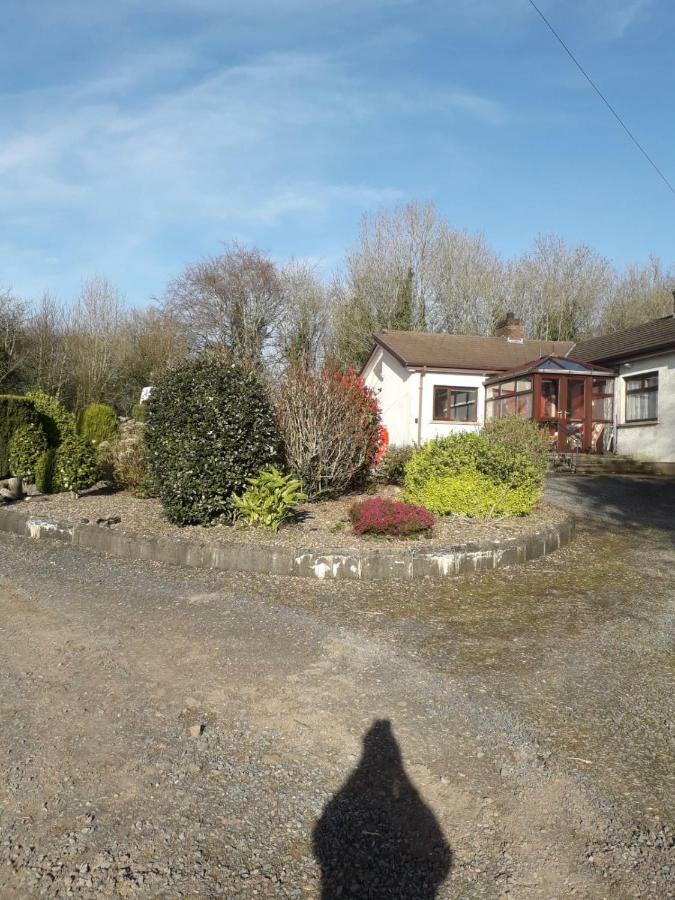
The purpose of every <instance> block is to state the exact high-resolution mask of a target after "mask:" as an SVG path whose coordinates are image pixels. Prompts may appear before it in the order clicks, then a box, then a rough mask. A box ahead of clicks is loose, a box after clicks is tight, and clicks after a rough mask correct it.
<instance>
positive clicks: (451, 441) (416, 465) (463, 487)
mask: <svg viewBox="0 0 675 900" xmlns="http://www.w3.org/2000/svg"><path fill="white" fill-rule="evenodd" d="M459 476H462V478H459V480H457V479H458V477H459ZM469 476H470V477H469ZM473 476H480V477H476V478H474V477H473ZM488 483H490V484H491V485H492V486H493V487H494V488H495V489H496V494H493V493H490V491H489V490H488ZM542 491H543V472H542V470H541V466H540V464H539V463H538V461H537V459H536V458H535V457H534V455H533V454H531V453H520V452H515V451H514V450H512V449H509V448H508V447H507V446H505V445H503V444H501V443H498V442H495V441H491V440H489V439H488V438H487V437H485V436H484V435H482V434H476V433H469V434H466V433H465V434H452V435H448V436H447V437H443V438H436V439H435V440H432V441H429V443H428V444H425V445H424V446H423V447H420V448H419V449H417V450H415V452H414V454H413V457H412V459H411V460H410V462H408V464H407V465H406V476H405V497H406V500H409V501H410V502H411V503H420V504H422V505H423V506H424V505H427V504H429V506H428V508H429V509H432V510H433V511H434V512H436V513H438V514H439V515H449V514H451V513H455V514H458V515H476V516H486V517H488V516H491V515H500V514H505V513H503V510H504V509H505V508H506V506H508V505H509V504H508V501H507V500H505V499H503V497H505V496H506V495H508V494H511V493H513V497H512V500H513V503H512V504H511V505H512V507H513V512H512V513H511V514H515V515H524V514H525V513H527V512H529V511H530V510H531V509H532V507H533V506H534V505H535V504H536V503H537V501H538V500H539V499H540V498H541V495H542ZM514 492H516V493H514ZM465 493H466V494H468V495H474V496H478V495H480V497H482V498H483V499H482V502H481V503H480V504H476V503H474V500H471V501H470V502H469V500H467V499H465V498H464V494H465ZM495 498H502V499H500V500H499V502H496V499H495ZM469 508H471V510H472V511H471V512H467V509H469ZM500 510H501V511H500Z"/></svg>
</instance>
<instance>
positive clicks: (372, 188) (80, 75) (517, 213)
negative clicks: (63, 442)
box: [0, 0, 675, 304]
mask: <svg viewBox="0 0 675 900" xmlns="http://www.w3.org/2000/svg"><path fill="white" fill-rule="evenodd" d="M540 5H541V7H542V9H543V10H544V11H545V13H546V14H547V15H548V16H549V17H550V18H551V20H552V21H553V23H554V24H555V25H556V27H557V28H558V29H559V31H560V32H561V34H562V35H563V36H564V37H565V39H566V40H567V41H568V42H569V43H570V44H571V46H572V47H573V48H574V49H575V51H576V52H577V53H578V55H579V57H580V58H581V60H582V61H583V62H584V64H585V65H586V66H587V68H588V69H589V70H590V72H591V74H592V75H593V76H594V77H595V79H596V80H597V81H598V82H599V84H600V85H601V86H602V88H603V90H604V91H605V92H606V94H607V95H608V96H609V97H610V99H611V100H612V101H613V102H614V104H615V106H616V107H617V108H618V109H619V110H620V112H621V113H622V114H623V116H624V117H625V119H626V120H627V122H628V123H629V124H630V126H631V127H632V128H633V130H634V131H635V132H636V133H637V135H638V136H639V137H640V139H641V140H642V141H643V143H644V144H645V145H646V146H647V148H648V149H649V151H650V153H651V154H652V156H653V157H654V158H655V159H656V160H657V161H658V162H659V164H660V165H661V167H662V168H663V169H664V170H665V171H666V173H667V174H668V175H669V176H670V178H671V180H675V152H674V150H673V148H674V147H675V116H674V115H673V97H674V96H675V66H673V46H674V45H675V5H673V4H672V2H671V0H540ZM411 199H419V200H432V201H434V202H435V203H436V205H437V206H438V208H439V210H440V212H441V213H442V214H443V215H444V216H445V217H446V218H447V220H448V221H449V222H450V223H451V224H452V225H453V226H456V227H460V228H467V229H469V230H472V231H483V232H484V233H485V234H486V236H487V238H488V241H489V242H490V243H491V244H492V245H493V246H494V247H495V249H496V250H498V251H499V252H500V253H502V254H504V255H506V256H510V255H513V254H516V253H519V252H520V251H522V250H523V249H525V248H526V247H527V246H528V245H529V244H530V242H531V241H532V239H533V238H534V236H535V235H536V234H537V233H538V232H540V231H544V232H546V231H556V232H559V233H561V234H562V235H563V236H564V237H566V238H568V239H569V240H571V241H584V242H587V243H589V244H591V245H592V246H594V247H596V248H597V249H598V250H599V251H600V252H602V253H604V254H606V255H607V256H609V257H610V258H611V259H612V260H613V261H615V262H616V263H617V264H623V263H625V262H630V261H636V260H640V259H645V258H646V257H647V255H648V254H649V253H650V252H654V253H656V254H658V255H660V256H662V257H663V258H664V260H665V261H666V262H672V261H673V260H674V258H675V254H674V253H673V233H674V227H673V222H675V197H673V195H672V194H669V193H668V192H667V190H666V188H665V187H664V185H663V184H662V183H660V182H659V180H658V179H657V177H656V175H655V173H654V172H653V171H652V170H651V169H650V168H649V167H648V165H647V163H646V162H645V161H644V159H643V158H642V157H641V156H640V155H639V154H638V152H637V151H636V149H635V148H634V147H633V146H632V145H631V144H630V143H629V141H628V139H627V138H626V137H625V135H624V134H623V133H622V132H621V131H620V129H619V127H618V125H617V124H616V123H615V122H614V121H613V120H612V119H611V117H610V115H609V113H608V112H607V111H606V109H604V107H603V106H602V105H601V104H600V102H599V100H598V98H597V97H596V96H595V95H594V94H593V93H592V91H591V90H590V88H589V87H588V85H587V84H586V83H585V82H584V81H583V80H582V78H581V76H580V75H579V73H578V72H577V71H576V70H575V68H574V67H573V65H572V64H571V62H570V60H569V59H568V58H566V57H565V56H564V55H563V53H562V51H561V49H560V47H559V46H558V45H557V44H555V43H554V41H553V38H552V37H551V35H550V33H548V32H547V31H546V30H545V28H544V26H543V24H542V22H541V20H539V19H538V17H537V16H536V14H535V13H534V11H533V10H532V9H531V7H530V6H529V4H528V3H527V0H425V2H421V0H420V2H413V0H245V2H242V0H231V2H228V0H161V2H160V0H143V2H133V0H109V2H108V3H102V2H93V3H92V2H91V0H89V2H82V0H58V2H54V0H31V2H26V0H21V2H18V0H5V3H4V4H3V54H2V55H1V56H0V286H11V287H12V288H13V289H14V290H15V292H17V293H19V294H21V295H24V296H29V297H30V296H36V295H38V294H39V293H41V292H42V291H43V290H45V289H47V288H49V289H50V290H52V291H53V292H54V293H56V294H57V295H58V296H61V297H63V298H68V297H70V296H72V295H73V294H74V293H75V292H76V291H77V290H78V289H79V286H80V284H81V282H82V280H83V279H84V278H86V277H88V276H90V275H92V274H104V275H107V276H108V277H109V278H110V279H111V280H112V281H113V282H115V283H116V284H117V285H119V287H120V288H121V289H122V291H123V292H124V293H125V294H126V296H127V298H128V300H129V302H130V303H132V304H143V303H145V302H146V301H147V300H148V298H149V297H151V296H152V295H158V294H161V292H162V290H163V287H164V285H165V283H166V281H167V279H168V278H170V277H171V276H172V275H174V274H176V273H177V272H178V271H179V270H180V269H181V268H182V266H183V265H184V264H185V263H186V262H188V261H190V260H193V259H196V258H199V257H200V256H204V255H207V254H211V253H215V252H217V251H218V249H219V245H220V242H221V241H224V240H228V239H232V238H237V239H239V240H242V241H250V242H253V243H256V244H257V245H259V246H260V247H262V248H263V249H265V250H267V251H269V252H270V253H271V254H272V255H273V257H274V258H276V259H279V260H285V259H287V258H290V257H293V256H294V257H296V258H302V259H309V260H312V261H316V262H317V264H318V265H319V266H320V267H321V269H322V271H324V272H325V273H330V272H331V270H332V269H333V268H334V267H335V266H336V265H338V263H339V261H340V259H341V257H342V255H343V253H344V250H345V249H346V248H347V247H348V246H349V245H350V244H351V243H352V242H353V241H354V239H355V237H356V233H357V229H358V221H359V218H360V216H361V214H362V213H363V212H364V211H367V210H373V209H377V208H378V207H380V206H391V205H392V204H395V203H397V202H404V201H406V200H411Z"/></svg>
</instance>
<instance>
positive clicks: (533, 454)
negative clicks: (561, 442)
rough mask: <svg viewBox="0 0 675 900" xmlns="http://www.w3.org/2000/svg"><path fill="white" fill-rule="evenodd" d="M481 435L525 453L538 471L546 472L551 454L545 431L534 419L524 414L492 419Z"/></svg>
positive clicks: (490, 440)
mask: <svg viewBox="0 0 675 900" xmlns="http://www.w3.org/2000/svg"><path fill="white" fill-rule="evenodd" d="M481 435H482V436H483V437H484V438H485V439H486V440H487V441H488V442H489V443H490V444H495V445H498V446H500V447H504V448H505V449H507V450H509V451H510V452H511V453H518V454H523V455H524V456H526V457H528V458H529V459H531V460H532V462H533V463H534V466H535V468H536V469H537V471H538V472H540V473H541V474H542V475H543V474H545V473H546V471H547V469H548V466H549V461H550V458H551V455H550V453H549V452H548V446H547V440H546V437H545V435H544V433H543V431H542V430H541V428H540V427H539V426H538V425H537V423H536V422H533V421H532V419H524V418H523V417H522V416H505V417H504V418H500V419H496V418H495V419H490V420H489V421H488V422H486V423H485V425H484V426H483V429H482V431H481Z"/></svg>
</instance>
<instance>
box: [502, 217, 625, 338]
mask: <svg viewBox="0 0 675 900" xmlns="http://www.w3.org/2000/svg"><path fill="white" fill-rule="evenodd" d="M613 279H614V272H613V270H612V267H611V265H610V264H609V262H608V261H607V260H606V259H604V257H602V256H600V255H599V254H598V253H596V252H595V251H594V250H591V248H590V247H587V246H586V245H585V244H579V245H577V246H575V247H573V246H570V245H569V244H567V243H566V242H565V241H564V240H563V239H562V238H560V237H558V236H556V235H540V236H539V237H537V239H536V240H535V242H534V248H533V250H531V251H530V252H529V253H526V254H525V255H524V256H522V257H521V258H520V259H519V260H517V261H516V262H515V264H514V265H513V267H512V278H511V301H510V302H511V306H512V308H513V310H514V312H516V313H518V314H519V315H520V316H521V318H523V319H524V321H525V323H526V331H527V334H528V336H529V337H532V338H539V339H541V340H560V341H564V340H575V339H576V338H578V337H580V336H582V335H584V334H590V333H592V332H593V331H594V329H595V328H596V327H597V324H598V322H599V320H600V316H601V310H602V308H603V307H604V306H605V305H606V304H607V302H608V299H609V296H610V295H611V290H612V284H613Z"/></svg>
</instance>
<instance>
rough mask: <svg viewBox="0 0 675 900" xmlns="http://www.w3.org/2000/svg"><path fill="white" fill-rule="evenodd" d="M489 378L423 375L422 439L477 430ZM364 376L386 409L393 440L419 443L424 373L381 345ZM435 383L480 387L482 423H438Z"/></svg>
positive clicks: (384, 416) (390, 435)
mask: <svg viewBox="0 0 675 900" xmlns="http://www.w3.org/2000/svg"><path fill="white" fill-rule="evenodd" d="M485 377H486V376H485V375H484V374H480V373H479V374H476V375H453V374H452V373H442V374H441V373H434V372H426V373H425V375H424V377H423V378H422V442H424V441H428V440H430V439H431V438H433V437H437V436H440V435H444V434H451V433H452V432H457V431H476V430H477V429H478V428H479V427H480V426H481V425H482V423H483V416H484V413H485V388H484V387H483V381H484V379H485ZM363 378H364V381H365V383H366V385H367V386H368V387H370V388H372V389H373V390H374V391H375V394H376V395H377V399H378V401H379V404H380V408H381V410H382V423H383V425H384V426H385V428H386V429H387V431H388V432H389V443H390V444H396V445H403V444H415V443H417V436H418V421H417V420H418V415H419V400H420V398H419V388H420V373H419V372H411V371H410V370H409V369H406V368H405V367H404V366H402V365H401V364H400V363H399V362H398V361H397V360H396V359H395V358H394V357H393V356H392V355H391V354H390V353H388V352H387V351H385V350H383V349H382V348H378V349H377V350H376V351H375V352H374V353H373V355H372V357H371V359H370V360H369V361H368V363H367V364H366V367H365V369H364V371H363ZM435 385H442V386H446V387H476V388H478V423H461V422H434V416H433V402H434V386H435Z"/></svg>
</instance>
